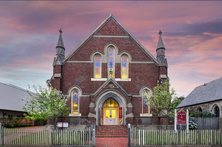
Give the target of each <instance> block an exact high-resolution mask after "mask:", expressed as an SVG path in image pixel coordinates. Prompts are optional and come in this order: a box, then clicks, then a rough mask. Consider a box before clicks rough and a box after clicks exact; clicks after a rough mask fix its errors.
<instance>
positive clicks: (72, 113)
mask: <svg viewBox="0 0 222 147" xmlns="http://www.w3.org/2000/svg"><path fill="white" fill-rule="evenodd" d="M75 91H77V93H78V113H74V112H73V96H74V94H73V93H74V92H75ZM79 109H80V91H79V90H78V89H76V88H74V89H73V90H72V91H71V115H72V116H73V115H74V116H75V115H79V114H80V112H79Z"/></svg>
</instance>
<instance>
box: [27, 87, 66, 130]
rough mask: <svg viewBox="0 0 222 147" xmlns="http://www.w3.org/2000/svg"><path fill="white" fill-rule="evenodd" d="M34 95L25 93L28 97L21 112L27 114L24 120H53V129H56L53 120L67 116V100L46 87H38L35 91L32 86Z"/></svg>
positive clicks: (54, 90)
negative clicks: (23, 111)
mask: <svg viewBox="0 0 222 147" xmlns="http://www.w3.org/2000/svg"><path fill="white" fill-rule="evenodd" d="M33 87H34V89H35V92H36V93H32V92H30V91H27V92H28V94H29V97H28V98H26V99H23V100H25V105H24V106H23V110H25V111H26V112H27V114H25V118H27V119H31V120H36V119H45V120H47V119H50V118H53V119H54V129H56V123H55V119H56V118H57V117H58V116H67V115H68V109H69V108H68V107H67V106H66V104H67V101H68V99H66V98H65V97H64V96H63V95H62V94H60V93H59V92H58V91H57V90H56V89H53V88H52V87H48V88H47V89H45V88H42V87H40V86H39V89H37V88H36V87H35V86H33Z"/></svg>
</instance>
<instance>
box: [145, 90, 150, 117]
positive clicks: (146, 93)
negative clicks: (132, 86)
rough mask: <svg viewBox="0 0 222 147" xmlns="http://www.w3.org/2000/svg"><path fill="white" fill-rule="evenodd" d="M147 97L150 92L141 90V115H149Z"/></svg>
mask: <svg viewBox="0 0 222 147" xmlns="http://www.w3.org/2000/svg"><path fill="white" fill-rule="evenodd" d="M149 97H150V92H149V91H148V90H143V113H149Z"/></svg>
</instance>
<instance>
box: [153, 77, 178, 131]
mask: <svg viewBox="0 0 222 147" xmlns="http://www.w3.org/2000/svg"><path fill="white" fill-rule="evenodd" d="M180 102H181V100H180V99H178V98H177V97H176V93H175V90H174V89H173V88H172V89H170V83H169V80H166V81H165V82H164V83H163V84H159V82H158V83H157V86H156V87H154V90H153V97H150V98H149V104H150V106H151V107H152V108H153V109H154V111H152V113H153V114H157V115H158V116H166V117H167V124H166V128H167V127H168V118H169V117H174V109H176V108H177V105H178V104H179V103H180Z"/></svg>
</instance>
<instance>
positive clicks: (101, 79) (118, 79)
mask: <svg viewBox="0 0 222 147" xmlns="http://www.w3.org/2000/svg"><path fill="white" fill-rule="evenodd" d="M106 80H107V78H100V79H95V78H91V81H106ZM115 80H116V81H126V82H127V81H131V78H128V79H121V78H115Z"/></svg>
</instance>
